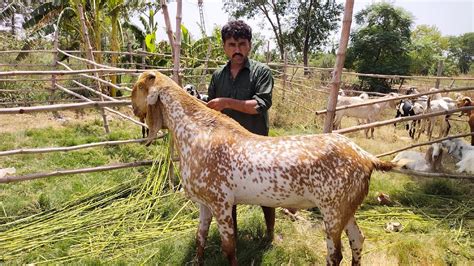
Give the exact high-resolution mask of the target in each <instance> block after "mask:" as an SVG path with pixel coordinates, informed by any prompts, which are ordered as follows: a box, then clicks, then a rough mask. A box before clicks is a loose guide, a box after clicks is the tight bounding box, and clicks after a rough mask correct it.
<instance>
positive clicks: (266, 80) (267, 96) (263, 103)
mask: <svg viewBox="0 0 474 266" xmlns="http://www.w3.org/2000/svg"><path fill="white" fill-rule="evenodd" d="M255 86H256V93H255V95H254V96H253V97H252V98H253V99H254V100H256V101H257V112H259V113H261V112H262V111H266V110H268V109H269V108H270V107H271V106H272V90H273V76H272V71H271V70H270V69H269V68H262V69H261V71H260V73H259V75H258V78H257V82H256V85H255Z"/></svg>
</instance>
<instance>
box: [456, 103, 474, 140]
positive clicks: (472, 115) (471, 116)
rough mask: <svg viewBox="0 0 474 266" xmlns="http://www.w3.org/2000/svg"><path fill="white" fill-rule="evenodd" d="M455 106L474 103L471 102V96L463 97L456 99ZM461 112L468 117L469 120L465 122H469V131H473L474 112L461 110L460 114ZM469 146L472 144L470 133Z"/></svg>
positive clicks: (472, 104) (472, 136)
mask: <svg viewBox="0 0 474 266" xmlns="http://www.w3.org/2000/svg"><path fill="white" fill-rule="evenodd" d="M457 106H458V107H459V108H461V107H466V106H474V103H473V102H472V100H471V98H469V97H464V98H461V99H460V100H458V102H457ZM463 114H465V115H467V116H468V117H469V120H468V121H467V123H468V124H469V128H470V129H471V133H473V132H474V112H472V111H471V110H469V111H463V112H462V113H461V115H463ZM471 146H474V135H471Z"/></svg>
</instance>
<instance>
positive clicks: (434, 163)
mask: <svg viewBox="0 0 474 266" xmlns="http://www.w3.org/2000/svg"><path fill="white" fill-rule="evenodd" d="M442 157H443V146H442V145H441V144H439V143H433V144H432V145H431V146H430V147H429V148H428V150H427V151H426V156H425V160H426V162H428V164H429V165H430V168H431V169H432V170H439V169H440V168H441V159H442Z"/></svg>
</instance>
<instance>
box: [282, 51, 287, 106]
mask: <svg viewBox="0 0 474 266" xmlns="http://www.w3.org/2000/svg"><path fill="white" fill-rule="evenodd" d="M283 62H284V65H283V101H284V100H285V95H286V93H285V91H286V78H287V75H286V72H287V68H288V56H287V53H286V50H285V51H284V52H283Z"/></svg>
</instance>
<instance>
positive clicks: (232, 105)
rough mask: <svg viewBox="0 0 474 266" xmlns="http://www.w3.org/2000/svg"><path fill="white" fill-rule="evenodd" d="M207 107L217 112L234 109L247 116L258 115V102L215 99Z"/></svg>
mask: <svg viewBox="0 0 474 266" xmlns="http://www.w3.org/2000/svg"><path fill="white" fill-rule="evenodd" d="M207 107H209V108H211V109H214V110H216V111H219V112H220V111H222V110H224V109H232V110H236V111H239V112H242V113H246V114H251V115H254V114H258V112H257V101H256V100H236V99H232V98H215V99H212V100H210V101H209V102H208V103H207Z"/></svg>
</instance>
